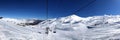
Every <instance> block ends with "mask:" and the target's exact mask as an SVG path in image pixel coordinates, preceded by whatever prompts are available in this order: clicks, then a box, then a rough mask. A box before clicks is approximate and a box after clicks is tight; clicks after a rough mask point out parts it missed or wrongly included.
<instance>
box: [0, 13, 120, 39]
mask: <svg viewBox="0 0 120 40" xmlns="http://www.w3.org/2000/svg"><path fill="white" fill-rule="evenodd" d="M119 28H120V15H103V16H92V17H79V16H77V15H70V16H66V17H60V18H54V19H49V20H38V19H22V20H20V19H13V18H0V35H1V36H0V40H117V39H118V40H119V38H120V29H119Z"/></svg>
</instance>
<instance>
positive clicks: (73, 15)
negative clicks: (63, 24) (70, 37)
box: [69, 14, 80, 18]
mask: <svg viewBox="0 0 120 40" xmlns="http://www.w3.org/2000/svg"><path fill="white" fill-rule="evenodd" d="M69 17H76V18H80V17H79V16H77V15H75V14H72V15H70V16H69Z"/></svg>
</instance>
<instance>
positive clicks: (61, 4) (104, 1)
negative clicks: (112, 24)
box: [0, 0, 120, 19]
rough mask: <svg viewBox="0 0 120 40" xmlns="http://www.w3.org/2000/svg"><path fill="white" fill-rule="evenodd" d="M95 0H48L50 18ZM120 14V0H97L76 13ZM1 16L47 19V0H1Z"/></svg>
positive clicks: (69, 13)
mask: <svg viewBox="0 0 120 40" xmlns="http://www.w3.org/2000/svg"><path fill="white" fill-rule="evenodd" d="M92 1H93V0H48V9H49V10H48V11H49V12H48V13H49V14H48V16H49V18H56V17H63V16H69V15H72V13H73V12H74V11H76V10H78V9H80V8H82V7H84V6H85V5H87V4H88V3H90V2H92ZM104 14H113V15H119V14H120V0H96V1H95V2H93V3H91V4H90V5H88V6H87V7H84V8H83V9H81V10H80V11H79V12H76V15H78V16H81V17H88V16H95V15H104ZM0 16H3V17H10V18H39V19H46V0H0Z"/></svg>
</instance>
